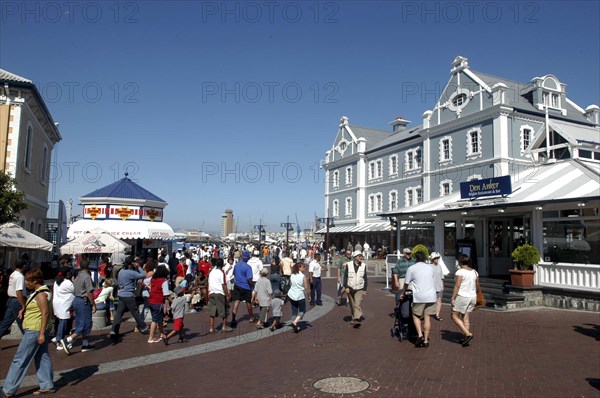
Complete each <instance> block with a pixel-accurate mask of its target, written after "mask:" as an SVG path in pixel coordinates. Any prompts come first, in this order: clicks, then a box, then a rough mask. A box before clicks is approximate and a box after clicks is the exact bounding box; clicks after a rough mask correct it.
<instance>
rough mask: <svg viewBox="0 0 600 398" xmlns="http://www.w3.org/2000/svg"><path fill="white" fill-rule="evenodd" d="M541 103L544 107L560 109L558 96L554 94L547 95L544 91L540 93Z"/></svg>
mask: <svg viewBox="0 0 600 398" xmlns="http://www.w3.org/2000/svg"><path fill="white" fill-rule="evenodd" d="M542 102H543V103H544V105H545V106H548V107H550V108H554V109H561V106H560V96H559V95H558V94H556V93H549V92H547V91H544V92H543V93H542Z"/></svg>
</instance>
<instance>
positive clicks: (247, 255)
mask: <svg viewBox="0 0 600 398" xmlns="http://www.w3.org/2000/svg"><path fill="white" fill-rule="evenodd" d="M249 259H250V252H249V251H244V252H242V260H244V261H246V260H249Z"/></svg>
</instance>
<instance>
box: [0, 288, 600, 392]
mask: <svg viewBox="0 0 600 398" xmlns="http://www.w3.org/2000/svg"><path fill="white" fill-rule="evenodd" d="M384 286H385V285H384V282H383V278H380V279H377V278H373V279H372V280H371V281H370V288H369V292H368V294H367V296H366V299H365V302H364V306H363V309H364V316H365V321H364V323H363V326H362V327H361V328H360V329H354V328H352V327H350V323H349V321H350V317H349V310H348V309H347V308H345V307H337V306H335V305H334V303H333V301H332V297H333V296H334V290H335V281H334V280H332V279H327V280H325V281H324V292H325V294H327V295H328V296H329V297H328V298H326V300H324V305H323V306H322V307H314V308H313V309H312V310H311V311H309V312H308V314H307V315H306V319H308V320H309V321H310V322H309V323H307V324H305V325H304V328H303V330H302V332H301V333H300V334H298V335H296V334H293V333H292V332H291V328H289V327H284V328H283V329H282V330H279V331H277V332H275V333H272V332H270V331H268V330H261V331H258V332H257V331H256V329H255V328H254V325H252V324H249V323H248V318H247V316H246V315H245V309H241V312H240V314H238V317H239V316H240V315H242V320H241V322H240V324H239V326H238V329H237V331H236V332H235V333H234V334H227V335H221V334H219V333H217V334H215V335H209V334H208V317H207V314H206V311H202V312H200V313H194V314H186V319H185V324H186V327H188V328H189V336H188V337H189V338H190V342H189V343H187V344H185V345H182V344H177V343H174V344H171V345H169V346H168V347H166V346H164V345H163V344H147V343H146V337H145V336H142V335H140V334H138V333H134V332H133V331H132V329H133V323H129V322H127V323H126V324H125V325H124V327H123V328H122V330H123V331H124V332H126V335H125V337H124V340H123V342H122V343H120V344H118V345H116V346H112V345H111V344H110V343H109V340H108V339H107V338H106V333H107V332H106V331H97V332H95V333H94V336H93V337H92V342H93V344H95V345H96V347H97V349H96V350H95V351H92V352H86V353H81V352H79V350H80V346H76V347H75V348H74V349H73V353H72V354H71V356H68V357H67V356H66V355H65V354H64V353H62V352H56V351H55V349H54V346H52V347H51V355H52V358H53V363H54V371H55V383H56V387H57V389H58V391H57V394H56V395H57V396H64V397H124V396H137V397H167V396H171V397H220V396H223V397H262V396H268V397H296V396H297V397H313V396H315V397H335V396H342V394H337V393H329V392H324V391H330V390H327V389H325V390H324V391H323V390H321V389H317V388H321V386H322V385H323V383H316V384H315V385H314V386H313V384H314V383H315V382H317V381H318V380H320V379H323V378H328V377H356V378H359V379H362V380H364V382H363V381H360V380H358V381H357V385H358V387H357V388H358V389H362V390H363V391H360V392H355V393H352V394H344V395H343V396H355V397H416V396H422V397H459V396H460V397H542V396H543V397H600V344H599V341H600V314H598V313H585V312H575V311H563V310H555V309H550V308H538V309H529V310H523V311H516V312H498V311H493V310H482V311H479V312H477V313H476V314H475V315H474V316H473V323H474V333H475V338H474V339H473V342H472V343H471V345H470V346H469V347H465V348H463V347H462V346H461V345H460V344H458V343H456V341H457V340H458V339H459V338H460V334H459V333H458V328H457V327H456V326H454V324H453V323H452V321H451V320H450V307H449V306H446V305H445V306H444V308H443V316H442V317H443V321H441V322H436V321H432V323H433V330H432V337H431V345H430V347H429V348H415V347H414V345H412V344H410V343H409V342H407V341H404V342H399V341H398V340H397V339H395V338H392V337H391V336H390V329H391V327H392V325H393V318H392V317H391V312H392V309H393V297H392V296H391V295H390V294H389V293H388V292H387V291H385V290H382V288H383V287H384ZM240 308H241V307H240ZM289 312H290V309H289V305H288V306H287V307H286V312H285V313H284V319H285V320H286V321H287V320H288V319H289ZM170 328H171V326H170V325H169V327H168V328H167V329H168V330H170ZM17 345H18V340H1V341H0V348H2V351H0V377H2V378H4V377H5V376H6V372H7V370H8V366H9V364H10V361H11V359H12V357H13V355H14V353H15V350H16V347H17ZM29 374H30V376H29V377H28V378H27V379H26V380H25V382H24V383H23V386H22V388H21V389H20V390H19V396H26V395H30V394H31V393H32V392H33V391H34V389H35V388H36V387H37V385H36V384H35V383H36V379H35V375H34V372H33V366H32V368H31V369H30V372H29ZM334 381H335V380H334ZM340 381H341V387H342V388H351V387H353V384H352V383H351V381H352V379H341V380H340ZM338 387H340V386H339V385H338Z"/></svg>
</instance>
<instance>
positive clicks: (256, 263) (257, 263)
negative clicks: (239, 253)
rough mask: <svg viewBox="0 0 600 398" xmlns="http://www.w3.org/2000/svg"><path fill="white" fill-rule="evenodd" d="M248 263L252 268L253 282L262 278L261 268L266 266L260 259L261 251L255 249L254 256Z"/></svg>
mask: <svg viewBox="0 0 600 398" xmlns="http://www.w3.org/2000/svg"><path fill="white" fill-rule="evenodd" d="M248 265H249V266H250V268H252V282H254V283H256V282H257V281H258V278H260V270H261V269H263V267H264V265H263V262H262V260H261V259H260V251H258V250H254V251H253V252H252V258H251V259H250V260H248Z"/></svg>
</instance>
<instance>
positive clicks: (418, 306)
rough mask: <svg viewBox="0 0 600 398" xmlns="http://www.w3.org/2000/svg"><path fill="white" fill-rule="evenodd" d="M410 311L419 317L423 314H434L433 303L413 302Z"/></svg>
mask: <svg viewBox="0 0 600 398" xmlns="http://www.w3.org/2000/svg"><path fill="white" fill-rule="evenodd" d="M412 312H413V315H416V316H418V317H419V318H422V317H423V315H435V303H413V305H412Z"/></svg>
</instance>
